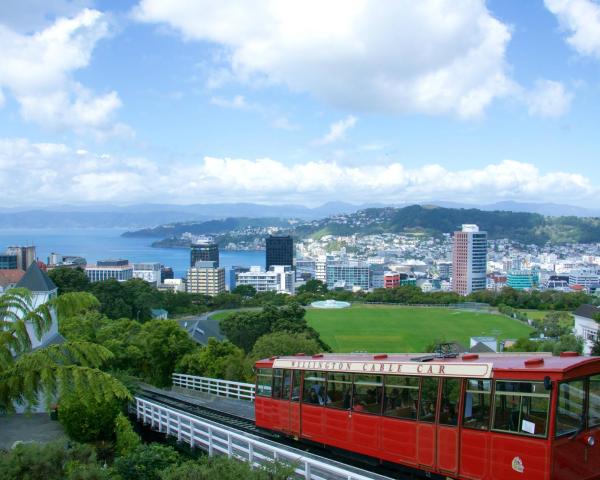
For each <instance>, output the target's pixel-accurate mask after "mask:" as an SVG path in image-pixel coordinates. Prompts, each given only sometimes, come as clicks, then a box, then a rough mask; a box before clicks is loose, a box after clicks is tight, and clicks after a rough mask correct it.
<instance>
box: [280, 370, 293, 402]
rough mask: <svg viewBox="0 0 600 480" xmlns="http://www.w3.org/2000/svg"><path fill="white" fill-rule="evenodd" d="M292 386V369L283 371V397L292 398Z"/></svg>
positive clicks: (284, 398) (285, 398)
mask: <svg viewBox="0 0 600 480" xmlns="http://www.w3.org/2000/svg"><path fill="white" fill-rule="evenodd" d="M291 387H292V370H284V371H283V388H282V389H281V398H282V399H283V400H289V399H290V388H291Z"/></svg>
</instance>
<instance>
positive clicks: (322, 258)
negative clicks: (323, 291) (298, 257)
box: [315, 255, 328, 284]
mask: <svg viewBox="0 0 600 480" xmlns="http://www.w3.org/2000/svg"><path fill="white" fill-rule="evenodd" d="M327 257H328V256H327V255H319V257H318V258H317V260H316V261H315V278H316V279H317V280H320V281H321V282H323V283H324V284H327Z"/></svg>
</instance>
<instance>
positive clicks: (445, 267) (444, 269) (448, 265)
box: [437, 262, 452, 280]
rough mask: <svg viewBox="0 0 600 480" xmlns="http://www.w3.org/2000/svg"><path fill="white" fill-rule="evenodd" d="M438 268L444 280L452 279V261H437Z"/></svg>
mask: <svg viewBox="0 0 600 480" xmlns="http://www.w3.org/2000/svg"><path fill="white" fill-rule="evenodd" d="M437 268H438V273H439V275H440V278H441V279H442V280H450V278H451V277H452V262H437Z"/></svg>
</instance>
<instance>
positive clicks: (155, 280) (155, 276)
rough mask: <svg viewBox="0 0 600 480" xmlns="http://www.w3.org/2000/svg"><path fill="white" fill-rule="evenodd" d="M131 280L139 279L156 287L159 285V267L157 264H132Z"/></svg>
mask: <svg viewBox="0 0 600 480" xmlns="http://www.w3.org/2000/svg"><path fill="white" fill-rule="evenodd" d="M133 278H140V279H142V280H144V281H146V282H148V283H151V284H153V285H154V286H158V285H159V284H160V283H161V265H160V263H159V262H147V263H134V264H133Z"/></svg>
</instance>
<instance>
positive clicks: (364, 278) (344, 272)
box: [327, 260, 371, 290]
mask: <svg viewBox="0 0 600 480" xmlns="http://www.w3.org/2000/svg"><path fill="white" fill-rule="evenodd" d="M370 275H371V269H370V268H369V264H368V263H365V262H360V261H349V260H335V261H330V262H329V261H328V262H327V288H328V289H330V290H333V289H337V288H342V289H344V290H368V289H369V287H370V286H371V282H370Z"/></svg>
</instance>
